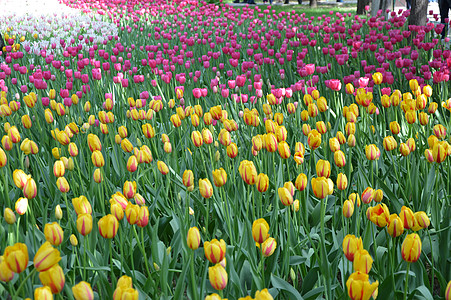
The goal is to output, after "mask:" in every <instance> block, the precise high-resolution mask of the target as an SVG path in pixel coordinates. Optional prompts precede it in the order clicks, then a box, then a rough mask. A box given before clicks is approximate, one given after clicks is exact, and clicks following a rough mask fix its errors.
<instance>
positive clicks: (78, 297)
mask: <svg viewBox="0 0 451 300" xmlns="http://www.w3.org/2000/svg"><path fill="white" fill-rule="evenodd" d="M72 293H73V294H74V298H75V300H94V292H93V291H92V288H91V285H90V284H89V283H88V282H86V281H80V282H79V283H77V284H76V285H74V286H73V287H72Z"/></svg>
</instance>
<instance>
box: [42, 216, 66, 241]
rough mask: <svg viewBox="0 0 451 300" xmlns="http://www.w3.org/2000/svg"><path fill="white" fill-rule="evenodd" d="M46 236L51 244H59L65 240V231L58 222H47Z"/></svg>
mask: <svg viewBox="0 0 451 300" xmlns="http://www.w3.org/2000/svg"><path fill="white" fill-rule="evenodd" d="M44 236H45V239H46V240H47V241H48V242H50V244H52V245H53V246H59V245H60V244H61V243H62V242H63V238H64V232H63V229H62V228H61V226H60V225H59V224H58V223H56V222H53V223H51V224H45V227H44Z"/></svg>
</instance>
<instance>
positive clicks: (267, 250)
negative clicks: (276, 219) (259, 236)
mask: <svg viewBox="0 0 451 300" xmlns="http://www.w3.org/2000/svg"><path fill="white" fill-rule="evenodd" d="M276 247H277V242H276V240H275V239H274V238H272V237H269V238H267V239H266V240H265V241H264V242H263V243H262V244H261V245H260V248H261V251H262V254H263V256H264V257H270V256H271V255H272V254H273V253H274V251H275V250H276Z"/></svg>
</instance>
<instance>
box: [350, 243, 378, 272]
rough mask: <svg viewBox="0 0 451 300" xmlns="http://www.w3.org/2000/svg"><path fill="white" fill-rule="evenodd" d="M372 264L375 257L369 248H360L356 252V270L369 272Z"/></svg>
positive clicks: (354, 264) (354, 265)
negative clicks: (372, 256)
mask: <svg viewBox="0 0 451 300" xmlns="http://www.w3.org/2000/svg"><path fill="white" fill-rule="evenodd" d="M372 264H373V259H372V258H371V255H370V254H369V253H368V251H367V250H365V249H360V250H358V251H357V252H356V253H355V254H354V261H353V267H354V271H356V272H357V271H358V272H362V273H365V274H369V272H370V270H371V266H372Z"/></svg>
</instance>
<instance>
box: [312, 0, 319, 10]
mask: <svg viewBox="0 0 451 300" xmlns="http://www.w3.org/2000/svg"><path fill="white" fill-rule="evenodd" d="M317 6H318V1H317V0H310V7H313V8H315V7H317Z"/></svg>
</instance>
